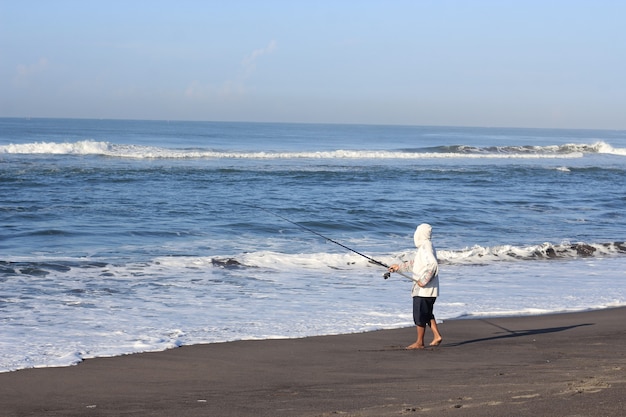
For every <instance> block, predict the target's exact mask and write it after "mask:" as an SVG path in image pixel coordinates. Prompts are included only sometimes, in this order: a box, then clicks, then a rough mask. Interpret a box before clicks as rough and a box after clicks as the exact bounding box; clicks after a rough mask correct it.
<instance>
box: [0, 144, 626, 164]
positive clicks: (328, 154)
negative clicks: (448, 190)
mask: <svg viewBox="0 0 626 417" xmlns="http://www.w3.org/2000/svg"><path fill="white" fill-rule="evenodd" d="M2 153H3V154H43V155H101V156H107V157H113V158H132V159H203V158H205V159H437V158H441V159H444V158H471V159H561V158H582V157H583V156H584V155H585V154H594V153H603V154H613V155H621V156H626V149H619V148H617V149H616V148H613V147H612V146H611V145H608V144H606V143H604V142H597V143H594V144H566V145H548V146H497V147H494V146H492V147H482V148H481V147H473V146H466V145H454V146H440V147H432V148H416V149H400V150H342V149H338V150H330V151H299V152H280V151H256V152H245V151H240V152H237V151H221V150H209V149H169V148H159V147H151V146H140V145H121V144H112V143H109V142H97V141H92V140H84V141H78V142H73V143H57V142H33V143H26V144H10V145H3V146H0V154H2Z"/></svg>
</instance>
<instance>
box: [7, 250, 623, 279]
mask: <svg viewBox="0 0 626 417" xmlns="http://www.w3.org/2000/svg"><path fill="white" fill-rule="evenodd" d="M413 253H414V251H413V250H407V251H404V252H401V253H394V254H378V255H375V254H372V257H373V259H376V260H377V261H379V262H382V263H384V264H387V265H390V264H392V263H395V262H398V260H406V259H411V258H412V256H413ZM437 255H438V258H439V262H440V264H441V265H452V266H454V265H475V266H484V265H488V264H493V263H495V262H503V261H504V262H506V261H509V262H520V261H552V260H574V259H582V258H598V259H599V258H603V257H606V258H608V257H615V256H622V255H626V242H609V243H583V242H579V243H569V242H563V243H560V244H552V243H543V244H539V245H529V246H514V245H502V246H492V247H483V246H473V247H468V248H463V249H459V250H438V251H437ZM368 256H369V255H368ZM368 266H373V267H376V268H380V266H379V265H378V266H377V265H374V264H373V263H372V262H370V261H368V260H367V259H365V258H364V257H361V256H359V255H357V254H354V253H349V252H347V253H330V252H325V253H297V254H288V253H281V252H273V251H258V252H249V253H244V254H238V255H230V256H228V255H226V256H160V257H158V258H156V259H152V260H151V261H145V262H139V263H130V264H118V265H113V264H110V263H108V262H103V261H101V260H94V259H37V260H31V259H24V258H22V259H15V260H0V282H1V281H2V280H3V279H6V277H11V276H32V277H45V276H47V275H49V274H55V273H64V274H67V273H69V272H70V271H74V272H75V273H79V274H85V273H89V272H88V271H89V270H90V271H91V272H90V273H92V274H95V276H100V277H102V276H116V277H118V278H120V277H125V276H128V277H134V276H136V275H137V273H138V272H137V271H141V275H142V276H159V275H161V274H163V273H166V271H170V272H174V273H176V271H181V270H185V271H189V270H203V269H206V268H219V269H231V270H237V269H246V268H255V269H256V268H260V269H264V270H276V269H278V270H292V271H297V270H301V271H302V270H309V271H311V270H332V271H338V270H344V271H346V270H358V269H362V268H365V267H368ZM3 277H4V278H3Z"/></svg>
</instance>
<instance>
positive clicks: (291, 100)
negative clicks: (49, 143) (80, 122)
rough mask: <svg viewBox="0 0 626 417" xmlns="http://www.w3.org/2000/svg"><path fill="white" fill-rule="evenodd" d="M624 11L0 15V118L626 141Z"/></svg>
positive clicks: (262, 9)
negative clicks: (305, 125) (361, 127)
mask: <svg viewBox="0 0 626 417" xmlns="http://www.w3.org/2000/svg"><path fill="white" fill-rule="evenodd" d="M624 16H626V2H624V1H618V0H615V1H608V0H604V1H603V0H596V1H593V0H589V1H576V0H568V1H565V0H563V1H557V0H553V1H550V0H543V1H534V0H524V1H521V0H519V1H513V0H511V1H507V0H499V1H496V0H493V1H485V0H457V1H446V0H423V1H421V0H413V1H403V0H395V1H394V0H387V1H382V0H381V1H367V0H360V1H356V0H355V1H348V0H343V1H342V0H334V1H326V0H316V1H304V0H303V1H298V0H289V1H287V0H283V1H277V0H274V1H272V0H256V1H252V0H251V1H244V0H232V1H228V2H226V1H189V0H177V1H158V0H150V1H140V0H124V1H117V0H107V1H96V0H91V1H85V0H79V1H67V0H54V1H47V0H40V1H35V0H20V1H15V0H0V117H76V118H114V119H120V118H121V119H164V120H210V121H262V122H312V123H366V124H405V125H445V126H508V127H554V128H589V129H626V117H625V116H624V114H625V109H626V30H624V29H623V26H624V25H623V21H624Z"/></svg>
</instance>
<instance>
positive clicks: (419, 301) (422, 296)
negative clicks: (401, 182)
mask: <svg viewBox="0 0 626 417" xmlns="http://www.w3.org/2000/svg"><path fill="white" fill-rule="evenodd" d="M431 236H432V227H431V226H430V225H429V224H427V223H423V224H420V225H419V226H417V229H416V230H415V234H414V235H413V240H414V241H415V246H416V247H417V252H416V253H415V258H414V259H413V261H410V262H404V263H402V264H393V265H391V266H390V267H389V272H397V271H400V270H404V271H407V270H409V268H411V270H412V272H413V274H412V279H413V281H414V283H413V288H412V290H411V296H412V297H413V321H414V322H415V325H416V326H417V340H416V341H415V343H413V344H411V345H409V346H407V349H423V348H424V334H425V333H426V326H430V329H431V330H432V332H433V340H432V342H431V343H430V345H429V346H438V345H439V344H441V341H442V340H443V338H442V337H441V334H440V333H439V329H438V328H437V321H436V320H435V315H434V314H433V306H434V304H435V300H436V299H437V296H438V295H439V265H438V262H437V252H436V251H435V248H434V247H433V244H432V242H431V240H430V239H431Z"/></svg>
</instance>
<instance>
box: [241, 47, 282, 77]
mask: <svg viewBox="0 0 626 417" xmlns="http://www.w3.org/2000/svg"><path fill="white" fill-rule="evenodd" d="M276 47H277V44H276V41H275V40H272V41H270V43H269V44H268V45H267V46H266V47H265V48H261V49H255V50H254V51H252V53H251V54H250V55H248V56H246V57H245V58H244V59H243V60H242V61H241V66H242V70H243V72H242V73H243V78H244V79H246V78H248V77H250V75H252V73H253V72H254V71H255V70H256V62H257V60H258V59H259V58H261V57H262V56H264V55H269V54H271V53H272V52H274V51H275V50H276Z"/></svg>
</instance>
